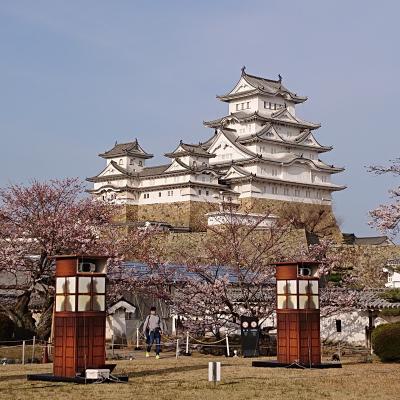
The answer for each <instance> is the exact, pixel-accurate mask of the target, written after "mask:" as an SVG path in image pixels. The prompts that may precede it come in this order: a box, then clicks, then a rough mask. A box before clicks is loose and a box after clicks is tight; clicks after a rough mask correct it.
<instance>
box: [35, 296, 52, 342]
mask: <svg viewBox="0 0 400 400" xmlns="http://www.w3.org/2000/svg"><path fill="white" fill-rule="evenodd" d="M53 305H54V297H49V301H48V302H47V303H46V305H45V306H44V307H43V312H42V314H41V315H40V319H39V321H38V323H37V324H36V336H37V337H38V338H39V339H43V340H47V339H48V338H49V336H50V333H51V323H52V319H53Z"/></svg>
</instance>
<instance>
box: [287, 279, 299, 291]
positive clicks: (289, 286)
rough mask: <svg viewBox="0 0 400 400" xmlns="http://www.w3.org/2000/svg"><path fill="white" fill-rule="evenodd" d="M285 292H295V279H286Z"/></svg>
mask: <svg viewBox="0 0 400 400" xmlns="http://www.w3.org/2000/svg"><path fill="white" fill-rule="evenodd" d="M287 292H288V293H291V294H296V293H297V281H296V280H292V281H287Z"/></svg>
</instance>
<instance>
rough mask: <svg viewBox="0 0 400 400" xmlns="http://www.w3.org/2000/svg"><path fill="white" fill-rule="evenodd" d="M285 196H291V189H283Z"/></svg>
mask: <svg viewBox="0 0 400 400" xmlns="http://www.w3.org/2000/svg"><path fill="white" fill-rule="evenodd" d="M283 194H284V195H285V196H289V195H290V189H289V188H284V189H283Z"/></svg>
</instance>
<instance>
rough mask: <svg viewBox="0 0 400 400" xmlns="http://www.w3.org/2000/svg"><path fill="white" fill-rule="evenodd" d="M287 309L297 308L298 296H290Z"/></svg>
mask: <svg viewBox="0 0 400 400" xmlns="http://www.w3.org/2000/svg"><path fill="white" fill-rule="evenodd" d="M285 308H297V296H288V299H287V304H286V307H285Z"/></svg>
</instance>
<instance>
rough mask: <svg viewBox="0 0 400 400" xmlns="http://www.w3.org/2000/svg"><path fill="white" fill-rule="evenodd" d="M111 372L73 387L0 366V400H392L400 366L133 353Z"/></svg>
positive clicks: (33, 369)
mask: <svg viewBox="0 0 400 400" xmlns="http://www.w3.org/2000/svg"><path fill="white" fill-rule="evenodd" d="M135 356H136V358H135V359H133V360H131V361H119V362H118V367H117V370H118V371H119V372H126V373H128V374H129V376H130V381H129V383H121V384H92V385H86V386H85V385H78V384H67V383H52V382H31V381H29V382H28V381H27V380H26V378H25V376H26V374H27V373H39V372H50V371H51V369H52V365H51V364H46V365H25V366H21V365H0V399H30V400H36V399H40V400H43V399H74V400H81V399H84V400H92V399H93V400H99V399H115V400H120V399H157V400H161V399H174V400H178V399H206V400H209V399H221V400H228V399H229V400H234V399H285V400H287V399H296V400H298V399H307V400H310V399H313V400H314V399H335V400H340V399H354V400H356V399H357V400H358V399H374V400H378V399H379V400H383V399H398V398H400V394H399V393H400V368H399V367H400V365H399V364H381V363H379V362H374V363H371V364H345V365H344V367H343V368H342V369H331V370H288V369H264V368H252V367H251V359H243V358H230V359H226V358H222V357H221V358H218V357H205V356H197V357H180V358H179V359H175V358H174V357H173V356H172V355H168V354H166V355H165V356H164V358H162V359H160V360H155V359H154V357H152V358H150V359H145V358H144V357H143V354H142V353H140V354H139V353H137V354H135ZM210 360H219V361H222V381H221V382H220V383H219V384H217V386H216V388H214V387H213V386H212V384H210V383H209V382H208V381H207V368H208V361H210Z"/></svg>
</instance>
